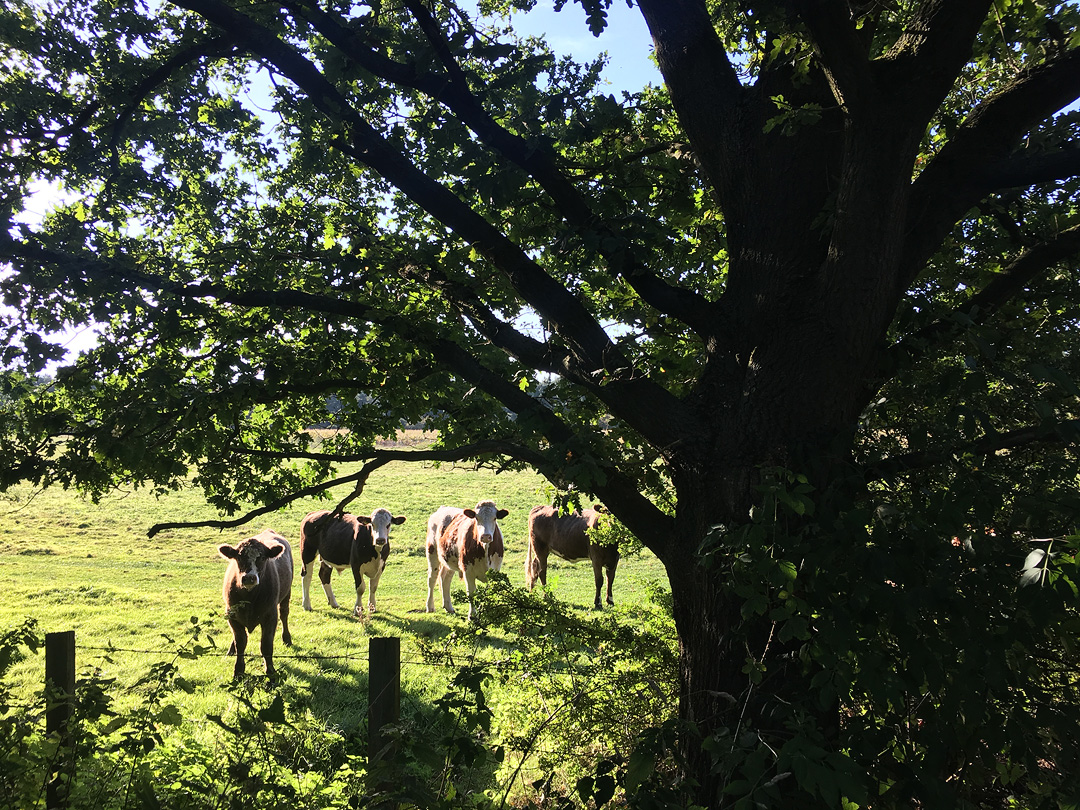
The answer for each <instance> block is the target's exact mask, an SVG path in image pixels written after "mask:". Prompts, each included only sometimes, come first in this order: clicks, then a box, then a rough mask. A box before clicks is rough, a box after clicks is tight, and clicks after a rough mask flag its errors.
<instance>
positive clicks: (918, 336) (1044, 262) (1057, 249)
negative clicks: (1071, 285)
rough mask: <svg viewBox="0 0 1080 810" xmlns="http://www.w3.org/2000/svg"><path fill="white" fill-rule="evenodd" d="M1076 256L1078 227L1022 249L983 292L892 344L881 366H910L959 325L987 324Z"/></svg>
mask: <svg viewBox="0 0 1080 810" xmlns="http://www.w3.org/2000/svg"><path fill="white" fill-rule="evenodd" d="M1076 256H1080V225H1076V226H1073V227H1072V228H1069V229H1068V230H1065V231H1062V232H1061V233H1060V234H1058V235H1057V236H1056V237H1054V238H1053V239H1050V240H1048V241H1046V242H1044V243H1042V244H1040V245H1036V246H1034V247H1032V248H1029V249H1028V250H1025V251H1024V252H1023V253H1021V254H1020V255H1019V256H1018V257H1016V258H1015V259H1014V260H1013V261H1012V262H1011V263H1010V264H1009V265H1008V266H1007V267H1006V268H1005V269H1004V270H1003V271H1002V272H1001V273H1000V274H999V275H997V276H996V277H995V278H994V279H993V280H992V281H991V282H990V283H988V284H987V285H986V286H985V287H983V289H981V290H979V291H978V292H977V293H975V294H974V295H972V296H971V297H970V298H968V299H967V300H966V301H964V302H963V303H962V304H960V305H959V306H957V307H956V308H955V309H953V310H952V311H951V312H949V313H947V314H945V315H943V316H941V317H940V318H937V319H936V320H935V321H933V322H932V323H930V324H927V325H926V326H924V327H923V328H921V329H919V330H917V331H915V332H913V333H911V334H910V335H907V336H905V337H904V338H903V339H902V340H900V341H898V342H897V343H895V344H893V346H892V347H891V348H890V349H889V350H888V352H887V354H886V360H885V363H884V364H883V367H884V368H893V369H895V368H899V367H900V365H901V364H902V363H910V362H912V361H914V360H916V359H918V358H919V357H922V356H924V355H925V354H927V353H928V352H929V351H930V350H931V349H933V348H936V347H937V346H940V345H941V344H942V343H943V342H945V341H947V340H949V339H951V338H952V336H953V335H954V334H956V333H957V332H959V331H960V329H961V327H960V324H961V323H964V322H974V323H982V322H984V321H986V320H987V319H988V318H989V317H990V316H991V315H993V313H994V312H996V311H997V310H998V309H999V308H1000V307H1001V306H1002V305H1003V304H1005V303H1006V302H1008V301H1009V300H1011V299H1012V298H1014V297H1015V296H1016V295H1017V294H1018V293H1019V292H1020V291H1021V290H1023V289H1024V288H1025V287H1026V286H1027V285H1028V284H1030V283H1031V282H1032V281H1033V280H1035V279H1037V278H1038V277H1039V276H1040V275H1042V274H1044V273H1046V272H1047V271H1048V270H1050V268H1052V267H1054V266H1055V265H1057V264H1059V263H1060V262H1062V261H1065V260H1066V259H1069V258H1072V257H1076Z"/></svg>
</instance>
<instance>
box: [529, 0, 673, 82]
mask: <svg viewBox="0 0 1080 810" xmlns="http://www.w3.org/2000/svg"><path fill="white" fill-rule="evenodd" d="M554 5H555V4H554V2H553V1H552V0H540V1H539V2H538V3H537V4H536V7H535V8H533V10H532V11H530V12H528V13H527V14H517V15H515V17H514V19H513V24H514V28H515V29H516V30H517V31H518V32H519V33H522V34H532V35H535V36H541V35H542V36H543V37H544V39H546V40H547V42H548V44H549V45H551V47H552V48H553V49H554V50H555V52H556V53H560V54H567V55H570V56H573V57H575V58H576V59H577V60H578V61H586V60H589V59H594V58H595V57H596V56H597V55H599V54H600V53H601V52H602V51H606V52H607V54H608V57H609V58H610V62H609V63H608V66H607V68H606V69H605V70H604V78H605V79H606V80H607V81H608V82H610V86H611V89H612V90H640V89H641V88H642V87H644V86H645V85H646V84H650V83H651V84H655V85H659V84H662V81H663V80H662V79H661V77H660V71H659V70H657V68H656V64H655V63H654V62H653V61H652V57H651V53H652V37H651V36H650V35H649V29H648V27H646V25H645V20H644V19H643V18H642V16H641V12H640V11H638V9H637V8H636V7H635V8H628V7H627V5H626V0H614V2H613V3H612V4H611V8H610V9H608V27H607V28H606V29H605V30H604V32H603V33H602V34H601V35H600V36H599V37H594V36H593V34H592V32H591V31H590V30H589V25H588V23H587V22H586V19H585V12H584V10H582V8H581V6H579V5H578V4H577V3H575V2H573V0H568V2H567V3H566V5H565V6H564V7H563V10H562V11H559V12H556V11H555V10H554Z"/></svg>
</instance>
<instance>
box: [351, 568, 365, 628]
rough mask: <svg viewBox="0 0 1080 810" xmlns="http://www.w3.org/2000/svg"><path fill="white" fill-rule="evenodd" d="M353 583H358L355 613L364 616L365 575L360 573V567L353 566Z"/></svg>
mask: <svg viewBox="0 0 1080 810" xmlns="http://www.w3.org/2000/svg"><path fill="white" fill-rule="evenodd" d="M353 584H354V585H356V605H355V606H354V607H353V615H354V616H363V615H364V608H363V601H364V575H363V574H361V573H360V569H359V567H354V568H353Z"/></svg>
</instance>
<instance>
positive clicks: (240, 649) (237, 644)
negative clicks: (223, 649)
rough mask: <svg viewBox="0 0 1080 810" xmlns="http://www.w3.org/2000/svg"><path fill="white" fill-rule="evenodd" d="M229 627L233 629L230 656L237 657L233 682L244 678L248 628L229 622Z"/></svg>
mask: <svg viewBox="0 0 1080 810" xmlns="http://www.w3.org/2000/svg"><path fill="white" fill-rule="evenodd" d="M229 627H230V628H232V637H233V643H232V646H230V647H229V653H228V654H229V655H235V656H236V663H234V664H233V680H234V681H238V680H240V679H241V678H243V677H244V651H245V650H247V642H248V634H247V628H246V627H244V625H242V624H240V623H239V622H233V621H230V622H229Z"/></svg>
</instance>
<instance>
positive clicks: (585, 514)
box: [525, 506, 619, 608]
mask: <svg viewBox="0 0 1080 810" xmlns="http://www.w3.org/2000/svg"><path fill="white" fill-rule="evenodd" d="M599 509H600V507H599V506H594V507H593V508H592V509H585V510H583V511H581V512H574V513H573V514H569V515H560V514H559V513H558V511H557V510H556V509H555V508H554V507H551V506H534V507H533V508H532V510H531V511H530V512H529V548H528V551H527V552H526V553H525V582H526V584H527V585H528V586H529V590H532V589H533V586H535V585H536V580H537V579H539V580H540V582H541V583H543V584H544V585H547V561H548V554H549V553H552V552H554V553H555V555H556V556H559V557H562V558H563V559H564V560H570V561H571V562H572V561H574V560H583V559H585V558H586V557H588V558H589V560H591V561H592V566H593V574H594V576H595V578H596V601H595V606H596V607H597V608H601V607H603V605H602V603H601V602H600V589H601V588H602V587H603V585H604V570H607V603H608V604H609V605H614V604H615V601H614V600H613V599H612V598H611V585H612V583H613V582H614V581H615V568H616V567H617V566H618V565H619V547H618V545H615V544H611V545H604V546H601V545H597V544H596V543H594V542H592V540H591V539H589V529H593V528H595V527H596V522H597V521H598V520H599V518H600V513H599Z"/></svg>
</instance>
